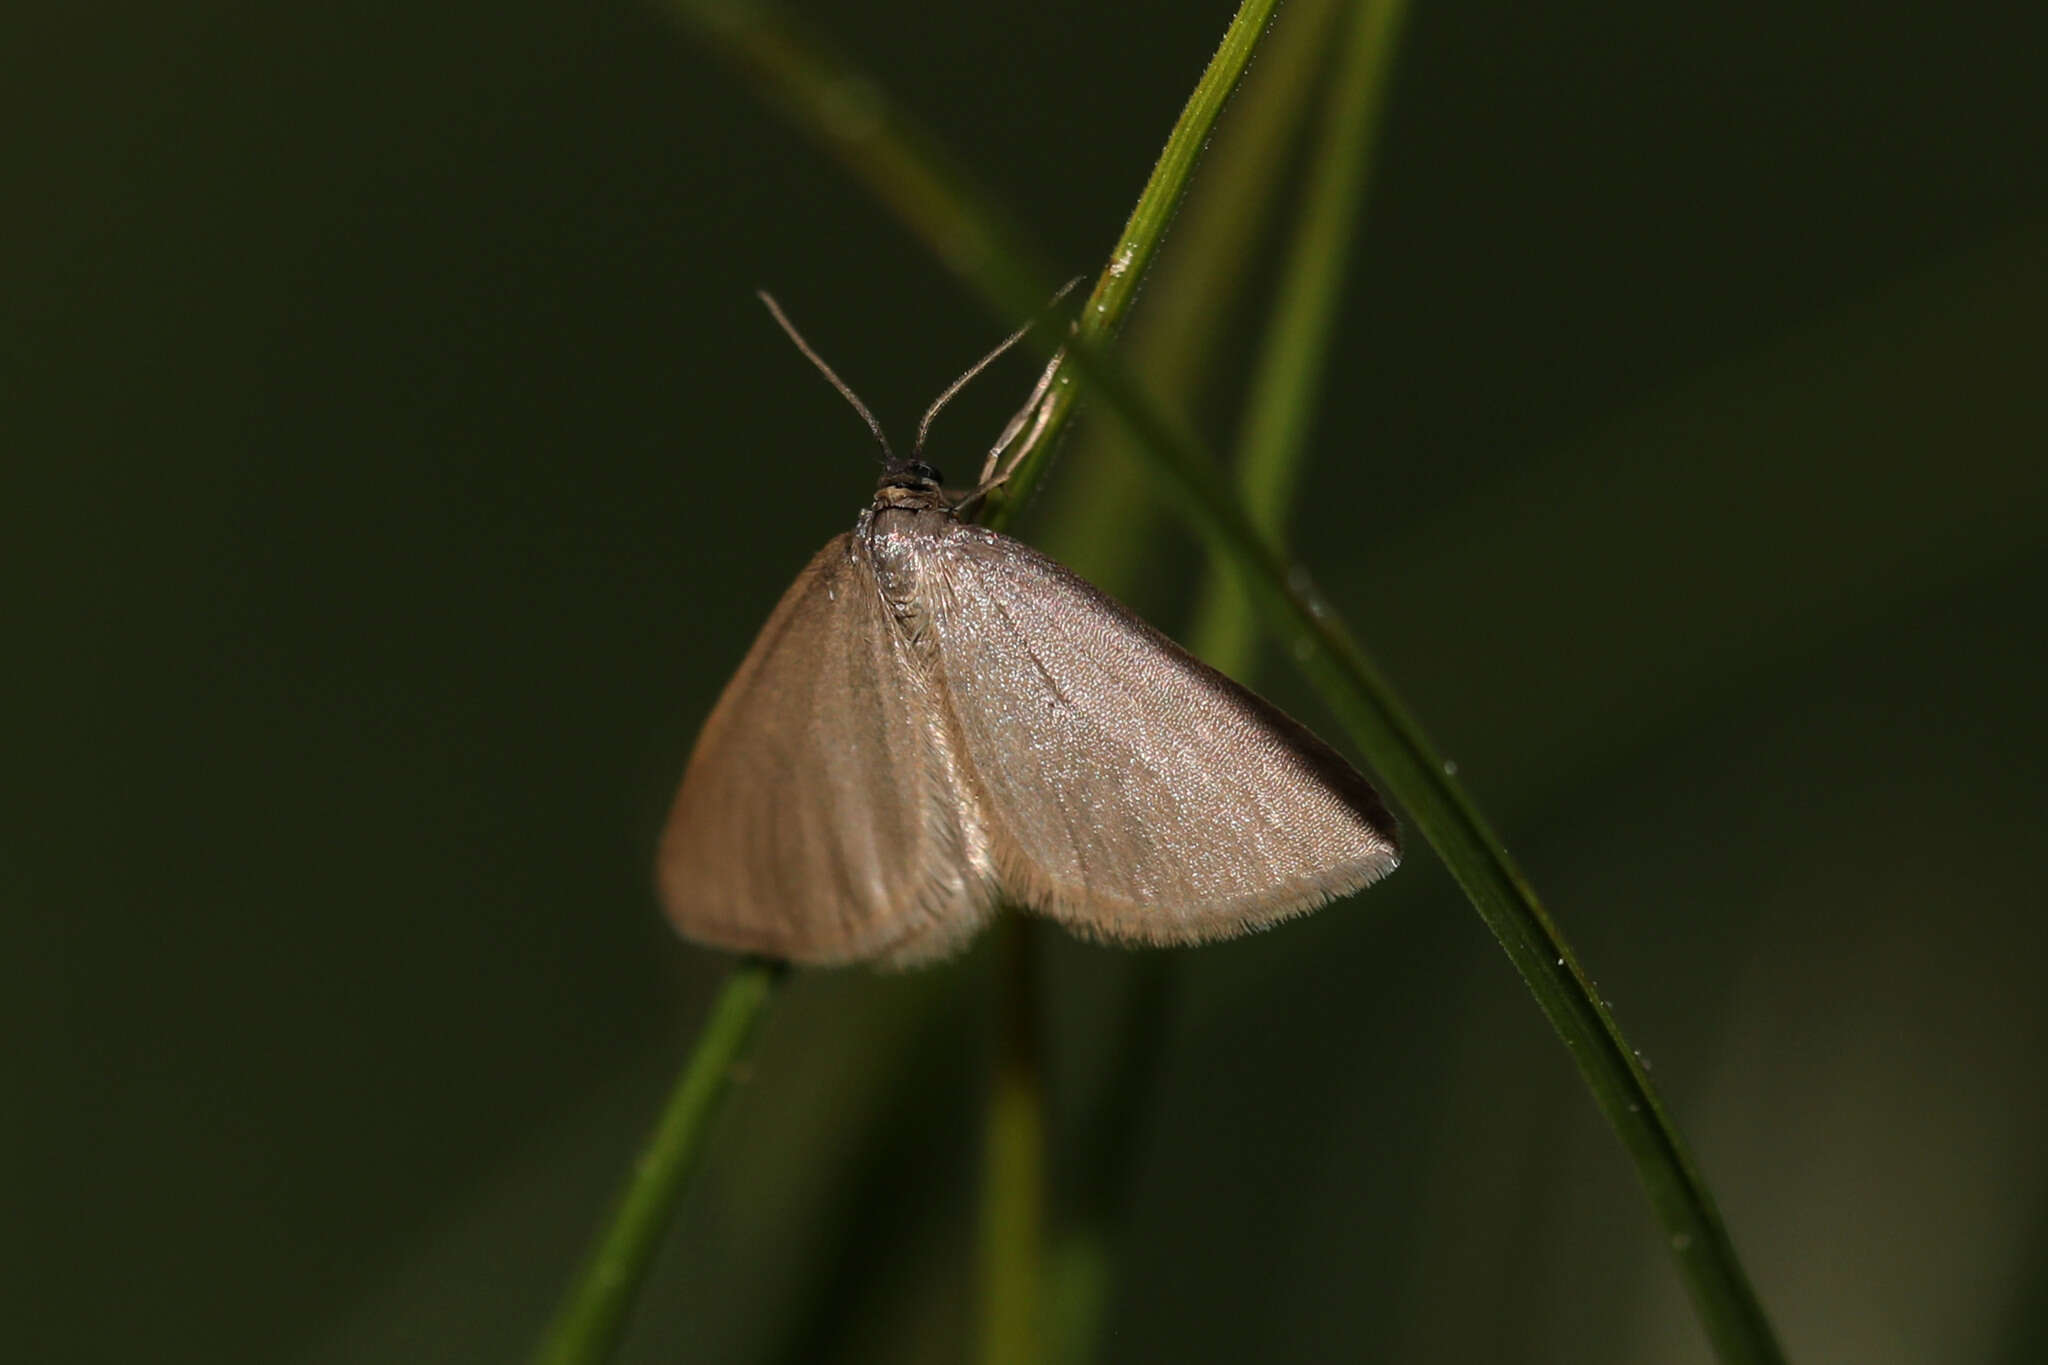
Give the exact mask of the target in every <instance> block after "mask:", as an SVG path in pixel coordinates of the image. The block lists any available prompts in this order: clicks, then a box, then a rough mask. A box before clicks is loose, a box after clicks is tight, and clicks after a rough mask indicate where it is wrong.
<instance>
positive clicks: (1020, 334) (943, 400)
mask: <svg viewBox="0 0 2048 1365" xmlns="http://www.w3.org/2000/svg"><path fill="white" fill-rule="evenodd" d="M1080 282H1081V277H1080V276H1079V275H1076V276H1074V278H1073V279H1071V280H1068V281H1067V282H1066V283H1065V284H1063V285H1061V286H1060V292H1059V293H1057V294H1054V295H1053V296H1052V297H1051V298H1050V299H1048V300H1046V304H1045V307H1044V308H1043V309H1041V310H1040V311H1041V312H1050V311H1051V310H1052V309H1053V307H1054V306H1055V305H1057V304H1058V303H1059V301H1060V300H1061V299H1063V298H1065V297H1066V296H1067V295H1069V294H1071V293H1073V292H1074V286H1075V285H1077V284H1079V283H1080ZM1039 321H1040V319H1038V318H1033V319H1032V320H1031V321H1029V322H1027V323H1025V324H1024V325H1023V326H1022V327H1019V328H1018V329H1017V330H1016V331H1014V332H1012V333H1010V334H1009V335H1008V336H1007V337H1004V338H1003V341H1002V344H1001V345H999V346H997V347H996V348H995V349H994V350H993V351H990V352H989V353H988V354H987V355H985V356H983V357H982V358H981V359H979V360H977V361H975V362H974V364H973V365H971V366H970V367H969V368H968V370H967V373H966V374H963V375H961V376H960V377H959V378H958V379H956V380H954V381H953V382H952V383H950V384H948V385H946V391H945V392H944V393H942V394H940V395H939V396H938V397H937V398H934V399H933V400H932V405H931V406H930V407H928V408H926V409H925V410H924V420H923V421H921V422H919V423H918V424H917V444H916V445H914V446H912V447H911V448H910V458H911V459H913V460H914V459H916V458H917V457H918V456H919V455H921V454H923V453H924V438H925V434H926V433H927V432H929V431H930V430H931V429H932V418H934V417H937V416H938V415H939V409H940V408H943V407H944V406H946V404H948V403H950V402H951V401H953V395H954V394H956V393H958V392H960V390H962V389H964V388H966V387H967V381H968V380H970V379H972V378H974V376H976V375H978V374H980V373H981V372H982V371H983V370H985V369H987V368H988V367H989V366H991V365H993V364H995V362H996V360H997V358H998V357H1000V356H1001V355H1002V353H1003V352H1005V351H1007V350H1009V349H1010V348H1011V347H1012V346H1015V345H1016V344H1017V343H1018V342H1020V341H1022V340H1023V339H1024V338H1025V337H1027V336H1029V335H1030V334H1031V329H1032V328H1034V327H1036V326H1037V325H1038V324H1039Z"/></svg>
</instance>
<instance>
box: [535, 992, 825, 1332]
mask: <svg viewBox="0 0 2048 1365" xmlns="http://www.w3.org/2000/svg"><path fill="white" fill-rule="evenodd" d="M784 974H785V969H784V968H783V967H782V966H781V965H780V964H777V963H769V962H762V961H758V960H754V961H748V962H744V963H742V964H741V965H740V966H738V967H736V968H734V969H733V973H732V975H731V976H729V977H727V978H726V981H725V985H724V987H723V988H722V989H721V990H720V991H719V993H718V999H717V1000H716V1001H714V1002H713V1003H712V1006H711V1015H710V1017H709V1018H708V1019H707V1020H706V1021H705V1024H704V1031H703V1033H702V1034H700V1035H699V1036H698V1038H697V1043H696V1046H695V1047H693V1048H692V1049H691V1050H690V1057H689V1060H688V1061H687V1062H686V1063H685V1064H684V1066H683V1070H682V1074H681V1075H680V1076H679V1077H677V1080H676V1085H675V1089H674V1090H672V1091H670V1092H669V1097H668V1100H667V1102H666V1103H665V1104H664V1105H663V1106H662V1111H661V1117H660V1118H659V1119H658V1120H657V1121H656V1123H655V1125H654V1132H653V1133H652V1134H651V1135H650V1136H649V1137H648V1139H647V1145H646V1147H645V1148H643V1149H642V1151H641V1153H640V1159H639V1160H638V1161H637V1162H635V1163H634V1165H633V1171H632V1174H631V1176H630V1177H629V1178H628V1180H627V1183H626V1188H625V1189H624V1190H623V1191H621V1193H620V1195H619V1202H618V1205H617V1207H615V1208H614V1209H613V1211H612V1216H611V1217H610V1218H609V1219H608V1220H606V1223H605V1226H604V1228H603V1230H602V1231H601V1232H600V1233H599V1234H598V1237H597V1240H596V1241H595V1242H594V1243H593V1244H592V1245H591V1248H590V1252H589V1254H588V1255H587V1256H586V1257H585V1259H584V1262H583V1266H582V1268H581V1269H580V1270H579V1271H578V1272H577V1274H576V1278H575V1279H574V1280H573V1281H571V1283H570V1286H569V1290H568V1293H567V1294H565V1295H564V1296H563V1299H562V1304H561V1307H560V1308H558V1309H557V1310H556V1312H555V1317H554V1320H553V1321H552V1322H550V1323H549V1324H548V1329H547V1332H546V1334H545V1335H544V1336H543V1337H542V1338H541V1344H540V1348H539V1349H538V1350H536V1351H535V1352H534V1355H533V1359H534V1361H535V1365H593V1362H596V1361H601V1360H604V1359H606V1358H607V1357H609V1356H610V1355H611V1353H612V1349H613V1348H614V1347H615V1346H616V1345H617V1344H618V1341H619V1337H620V1335H621V1334H622V1333H623V1332H624V1330H625V1324H626V1312H627V1310H628V1309H629V1308H631V1307H632V1304H633V1297H634V1295H635V1294H636V1293H638V1292H639V1289H640V1283H641V1281H642V1280H644V1279H645V1278H646V1277H647V1267H648V1265H649V1264H650V1263H651V1262H652V1261H653V1259H654V1254H655V1252H656V1251H658V1250H659V1249H660V1247H661V1237H662V1233H663V1232H664V1231H665V1230H666V1229H667V1227H668V1223H669V1218H670V1215H671V1214H673V1212H674V1211H675V1206H676V1201H677V1200H679V1199H680V1198H681V1197H682V1194H683V1191H684V1189H685V1188H687V1187H688V1184H689V1179H690V1175H691V1173H692V1172H693V1171H694V1170H696V1167H697V1160H698V1158H699V1157H700V1156H701V1155H702V1154H703V1151H704V1138H705V1134H706V1132H707V1131H708V1130H709V1128H710V1124H711V1117H712V1115H713V1114H715V1113H716V1112H717V1110H718V1102H719V1101H720V1100H721V1099H723V1098H724V1096H725V1092H726V1089H727V1087H728V1085H729V1084H730V1083H731V1081H732V1075H733V1068H734V1065H735V1064H736V1063H737V1062H738V1061H739V1059H740V1056H741V1054H742V1053H743V1052H745V1050H746V1046H747V1040H748V1039H749V1038H751V1037H752V1036H753V1033H754V1027H755V1025H756V1024H758V1023H759V1022H760V1020H761V1016H762V1014H763V1013H764V1012H765V1010H766V1008H767V1005H768V1002H769V1000H770V999H771V998H772V997H773V996H774V994H775V988H776V986H777V985H778V984H779V983H780V982H781V980H782V978H783V976H784Z"/></svg>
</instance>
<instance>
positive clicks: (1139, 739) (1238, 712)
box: [934, 528, 1400, 943]
mask: <svg viewBox="0 0 2048 1365" xmlns="http://www.w3.org/2000/svg"><path fill="white" fill-rule="evenodd" d="M947 553H948V554H949V556H950V557H951V562H950V564H949V567H948V571H947V572H946V573H945V574H944V575H943V578H944V582H945V585H946V588H945V591H944V592H943V593H941V594H940V600H939V602H938V603H937V606H936V610H935V614H934V616H935V623H936V633H937V637H938V649H939V659H940V666H941V669H942V671H943V681H944V687H945V695H946V698H947V701H948V704H949V706H950V709H951V712H952V715H953V717H954V720H955V722H956V724H957V725H958V726H959V731H960V734H961V736H962V745H963V749H964V754H965V758H966V760H967V761H966V764H965V769H966V772H967V773H968V778H967V780H968V781H969V782H971V783H972V784H973V785H974V786H975V787H977V788H978V789H979V791H980V793H981V794H982V796H983V800H984V802H985V807H986V810H987V819H988V823H989V826H990V834H991V837H992V839H993V842H994V850H995V860H996V868H997V872H998V874H999V876H1000V879H1001V884H1002V887H1003V889H1004V891H1005V892H1006V893H1007V894H1008V895H1009V896H1010V897H1012V898H1013V899H1015V900H1017V901H1019V902H1020V903H1022V904H1025V905H1027V906H1029V907H1031V908H1033V909H1036V910H1039V911H1042V912H1044V913H1046V914H1048V915H1051V916H1053V917H1055V918H1057V919H1059V920H1062V921H1064V922H1065V923H1067V924H1069V925H1071V926H1073V927H1075V928H1076V929H1079V930H1081V931H1083V932H1085V933H1089V934H1093V935H1095V936H1098V937H1104V938H1112V939H1123V940H1131V941H1137V942H1144V943H1193V942H1200V941H1203V940H1207V939H1214V938H1221V937H1226V936H1229V935H1232V934H1239V933H1243V932H1246V931H1247V930H1251V929H1255V928H1259V927H1262V926H1264V925H1267V924H1270V923H1272V922H1273V921H1275V920H1279V919H1282V918H1285V917H1286V916H1289V915H1294V914H1299V913H1301V912H1303V911H1306V910H1311V909H1313V908H1315V907H1316V906H1318V905H1321V904H1323V903H1324V902H1325V901H1328V900H1331V899H1333V898H1335V897H1338V896H1342V895H1347V894H1349V893H1350V892H1353V891H1356V890H1358V889H1359V888H1361V887H1363V886H1366V885H1367V884H1369V883H1371V882H1373V881H1376V880H1378V879H1379V878H1380V877H1382V876H1384V875H1385V874H1386V873H1388V872H1389V871H1391V870H1393V868H1394V866H1395V864H1396V863H1397V862H1398V861H1399V859H1400V850H1399V847H1398V844H1397V838H1396V832H1395V827H1394V822H1393V819H1392V817H1390V816H1389V815H1388V814H1387V811H1386V808H1385V806H1384V805H1382V804H1381V802H1380V800H1379V797H1378V796H1377V795H1376V794H1375V793H1374V792H1373V790H1372V788H1371V787H1370V786H1369V785H1367V783H1366V781H1365V779H1364V778H1363V777H1361V776H1359V774H1358V773H1357V772H1356V771H1355V770H1353V769H1352V768H1351V766H1350V765H1349V764H1347V763H1346V762H1345V761H1344V760H1343V759H1342V758H1340V757H1339V756H1338V755H1337V754H1336V753H1334V752H1333V751H1332V750H1331V749H1330V748H1329V747H1328V746H1327V745H1325V744H1323V743H1322V741H1320V740H1318V739H1317V738H1316V737H1315V736H1314V735H1312V734H1310V733H1309V732H1308V731H1307V730H1306V729H1304V728H1303V727H1302V726H1301V725H1299V724H1297V723H1296V722H1295V721H1293V720H1291V719H1290V718H1288V717H1287V716H1286V715H1285V714H1283V713H1282V712H1281V711H1280V710H1279V709H1278V708H1276V707H1274V706H1272V705H1271V704H1270V703H1268V702H1266V701H1264V700H1262V699H1260V698H1259V697H1256V696H1254V695H1253V694H1252V693H1250V692H1248V691H1246V690H1245V689H1244V688H1242V687H1240V686H1238V685H1237V684H1236V683H1234V682H1232V681H1231V680H1230V679H1228V678H1226V677H1224V676H1223V675H1222V674H1220V673H1218V672H1216V671H1215V670H1214V669H1212V668H1209V667H1208V666H1207V665H1205V664H1203V663H1201V662H1199V661H1198V660H1196V659H1194V658H1193V657H1192V656H1190V655H1189V654H1188V653H1187V652H1186V651H1184V650H1182V649H1181V648H1180V646H1178V645H1176V644H1174V643H1173V642H1172V641H1171V640H1169V639H1167V638H1166V637H1165V636H1163V635H1161V634H1160V633H1159V632H1158V631H1156V630H1153V629H1152V628H1151V627H1150V626H1148V625H1146V624H1145V623H1144V622H1143V621H1140V620H1139V619H1138V618H1137V617H1135V616H1133V615H1132V614H1131V613H1130V612H1129V611H1128V610H1126V609H1125V608H1124V607H1123V606H1122V605H1120V604H1119V603H1117V602H1115V601H1113V600H1112V599H1110V598H1109V597H1107V596H1105V595H1104V594H1102V593H1100V592H1098V591H1096V590H1095V589H1094V588H1093V587H1090V586H1089V585H1088V584H1087V583H1086V582H1084V581H1083V580H1082V579H1080V578H1079V577H1077V576H1076V575H1075V574H1073V573H1072V572H1070V571H1069V570H1067V569H1065V568H1063V567H1061V566H1060V565H1059V564H1057V563H1055V562H1053V561H1052V560H1050V559H1048V558H1046V557H1045V556H1044V555H1042V554H1039V553H1038V552H1037V551H1035V550H1032V549H1030V548H1029V547H1028V546H1025V545H1023V544H1022V543H1021V542H1018V541H1014V540H1011V539H1009V538H1008V537H1005V536H999V535H997V534H995V533H994V532H990V531H986V530H982V529H980V528H962V529H961V531H960V532H959V533H958V534H957V535H954V536H952V537H950V538H949V539H948V542H947Z"/></svg>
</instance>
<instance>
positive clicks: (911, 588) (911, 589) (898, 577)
mask: <svg viewBox="0 0 2048 1365" xmlns="http://www.w3.org/2000/svg"><path fill="white" fill-rule="evenodd" d="M890 491H891V490H888V489H883V490H881V491H879V492H877V493H876V494H875V505H874V506H873V507H870V508H869V509H868V510H867V511H865V512H863V513H861V514H860V522H859V524H858V525H856V526H855V527H854V531H853V535H854V539H855V540H856V541H858V542H859V544H860V549H861V550H862V551H865V552H866V555H867V560H868V564H869V565H870V566H871V567H872V568H873V569H874V572H875V585H876V586H877V587H878V588H880V589H881V592H882V600H883V601H885V602H887V603H888V604H889V610H890V612H891V613H892V614H893V615H894V616H895V617H896V619H897V620H898V621H899V622H901V623H902V624H903V626H904V627H905V628H906V629H908V630H909V631H910V632H911V633H912V634H913V635H922V634H923V633H924V628H925V626H926V624H927V621H928V619H929V616H930V612H931V592H932V587H933V585H934V580H935V578H936V576H937V575H938V574H939V573H940V572H942V570H941V569H940V567H939V565H938V563H937V556H938V555H939V553H940V551H941V548H942V546H943V545H944V543H945V542H946V541H947V540H949V539H950V538H951V537H952V536H954V535H955V534H957V533H958V532H959V530H960V520H959V518H957V517H955V516H954V515H953V510H952V509H951V508H950V507H947V506H946V505H945V504H944V503H943V502H941V503H939V504H938V505H937V506H924V505H922V504H921V503H919V502H917V501H914V500H911V499H905V500H902V501H892V500H890V499H889V498H888V497H887V496H886V495H887V493H888V492H890Z"/></svg>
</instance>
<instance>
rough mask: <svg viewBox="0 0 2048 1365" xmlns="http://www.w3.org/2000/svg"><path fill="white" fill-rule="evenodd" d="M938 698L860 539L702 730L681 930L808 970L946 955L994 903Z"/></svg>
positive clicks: (797, 607) (785, 603)
mask: <svg viewBox="0 0 2048 1365" xmlns="http://www.w3.org/2000/svg"><path fill="white" fill-rule="evenodd" d="M974 824H975V814H974V811H973V810H972V809H971V808H970V807H969V806H968V804H967V803H966V802H964V801H963V800H962V799H961V794H960V792H959V790H958V788H957V785H956V778H955V776H954V768H953V760H952V758H951V755H950V754H949V752H948V739H947V736H946V732H945V728H944V725H943V723H942V713H941V712H940V711H939V710H938V708H937V704H936V700H935V698H934V695H933V692H932V687H931V682H930V679H929V677H928V676H927V675H926V673H925V671H924V670H922V669H921V668H920V667H919V666H918V664H917V663H916V661H915V660H913V659H911V658H910V657H909V656H908V652H907V649H906V646H905V645H904V644H903V642H902V640H901V637H900V635H899V633H898V631H897V630H896V629H895V628H894V626H893V624H892V623H891V622H890V621H889V620H888V619H887V617H886V615H885V608H884V607H883V605H882V603H881V599H880V596H879V594H878V593H877V591H876V588H875V580H874V575H873V572H872V571H871V570H870V569H869V568H868V566H867V564H866V562H865V561H864V560H863V559H861V558H859V551H858V550H857V548H856V547H855V545H854V543H853V540H852V538H851V537H850V536H844V535H842V536H840V537H838V538H837V539H835V540H833V541H832V542H831V543H830V544H828V545H827V546H826V547H825V548H824V549H823V550H821V551H819V552H818V554H817V556H816V557H815V558H814V559H812V560H811V562H810V564H809V565H808V566H806V567H805V569H804V571H803V572H802V573H801V574H799V575H798V576H797V580H796V582H795V583H793V584H791V585H790V589H789V591H788V592H787V593H785V594H784V595H783V598H782V601H781V603H780V604H778V605H777V606H776V608H775V612H774V614H773V615H772V616H770V617H769V618H768V624H767V625H766V626H764V627H763V628H762V630H761V634H760V637H759V638H758V639H757V640H755V642H754V646H753V648H752V649H751V650H750V651H749V652H748V654H747V657H746V660H745V662H743V663H742V664H741V665H740V668H739V672H738V673H736V674H734V675H733V679H732V681H731V682H730V683H728V684H727V685H726V689H725V693H724V695H723V696H721V697H720V698H719V701H718V705H717V706H716V707H715V708H714V709H713V710H712V712H711V717H710V719H708V720H707V721H705V723H704V730H703V733H702V734H701V735H699V736H698V739H697V747H696V751H695V752H694V753H693V754H692V755H691V758H690V765H689V768H688V770H687V771H685V773H684V774H683V782H682V787H681V789H680V790H679V791H678V792H677V793H676V800H675V806H674V808H673V809H672V810H671V812H670V814H669V819H668V827H667V830H666V832H665V833H664V835H663V838H662V844H661V855H660V864H659V880H660V888H661V896H662V901H663V904H664V906H665V908H666V909H667V911H668V915H669V918H670V919H671V920H672V921H674V923H675V926H676V928H677V929H678V930H680V931H681V932H682V934H683V935H684V936H685V937H687V938H691V939H695V940H697V941H698V942H701V943H707V944H712V945H714V946H717V947H721V948H730V949H734V950H737V951H743V952H757V953H764V954H767V955H770V956H773V957H779V958H785V959H787V960H790V961H793V962H802V963H818V964H824V963H838V962H850V961H857V960H865V959H880V960H882V961H884V962H885V963H890V964H894V965H902V964H906V963H909V962H914V961H918V960H921V959H923V958H926V957H932V956H937V955H939V954H942V953H944V952H946V951H948V950H949V949H950V948H952V947H953V946H955V945H956V944H957V943H958V942H960V941H961V940H963V939H965V938H966V937H967V936H968V935H970V934H972V933H973V932H974V931H975V930H976V929H977V928H979V927H980V925H981V924H982V923H983V922H984V921H985V920H986V919H987V917H988V914H989V912H990V910H991V908H992V905H993V891H992V885H991V883H992V880H993V869H992V866H991V864H990V861H989V858H988V852H987V847H986V838H985V836H984V835H983V834H981V833H980V831H979V830H978V829H977V828H974V827H973V826H974Z"/></svg>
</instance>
